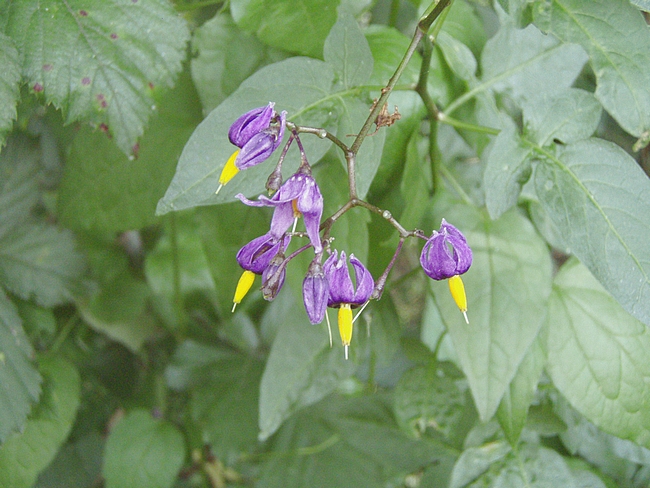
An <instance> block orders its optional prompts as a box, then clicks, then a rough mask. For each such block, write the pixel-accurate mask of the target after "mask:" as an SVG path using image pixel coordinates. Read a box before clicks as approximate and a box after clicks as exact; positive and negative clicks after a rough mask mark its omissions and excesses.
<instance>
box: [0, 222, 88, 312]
mask: <svg viewBox="0 0 650 488" xmlns="http://www.w3.org/2000/svg"><path fill="white" fill-rule="evenodd" d="M83 270H84V259H83V256H82V255H81V254H80V253H79V252H78V251H77V249H76V244H75V241H74V239H73V236H72V233H71V232H70V231H68V230H66V229H60V228H58V227H55V226H53V225H47V224H44V223H38V222H30V223H24V224H22V225H20V226H18V227H16V228H14V229H13V230H12V232H11V233H9V234H6V235H4V236H1V237H0V283H2V284H3V285H4V286H5V287H6V288H7V289H8V290H10V291H11V292H12V293H15V294H16V295H18V296H19V297H20V298H22V299H24V300H29V299H32V298H33V299H34V300H35V301H36V302H37V303H38V304H39V305H42V306H44V307H51V306H54V305H60V304H62V303H65V302H68V301H70V300H71V299H72V296H73V293H74V292H75V291H78V289H79V286H80V277H81V274H82V272H83Z"/></svg>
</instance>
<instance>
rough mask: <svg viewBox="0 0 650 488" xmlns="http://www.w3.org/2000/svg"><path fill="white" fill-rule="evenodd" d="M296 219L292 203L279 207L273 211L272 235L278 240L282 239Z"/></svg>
mask: <svg viewBox="0 0 650 488" xmlns="http://www.w3.org/2000/svg"><path fill="white" fill-rule="evenodd" d="M294 219H295V217H294V216H293V207H292V206H291V203H290V202H288V203H283V204H281V205H278V206H277V207H275V210H274V211H273V218H272V219H271V230H270V233H271V234H272V235H274V236H276V237H277V238H280V236H282V235H284V234H285V232H287V230H289V227H291V225H292V224H293V221H294Z"/></svg>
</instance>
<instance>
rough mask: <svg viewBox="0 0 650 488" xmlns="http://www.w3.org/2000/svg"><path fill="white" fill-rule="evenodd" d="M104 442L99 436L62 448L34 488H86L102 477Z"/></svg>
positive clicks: (94, 435) (97, 434)
mask: <svg viewBox="0 0 650 488" xmlns="http://www.w3.org/2000/svg"><path fill="white" fill-rule="evenodd" d="M103 448H104V438H103V436H102V435H101V434H99V433H98V432H93V433H91V434H88V435H85V436H83V437H81V438H80V439H78V440H76V441H75V442H69V443H67V444H65V445H64V446H63V447H62V448H61V450H60V451H59V452H58V454H57V455H56V458H54V461H52V463H51V464H50V465H49V466H48V467H47V468H46V469H45V470H44V471H43V472H41V474H40V476H39V477H38V482H37V483H36V485H35V488H70V487H71V486H79V487H89V486H92V484H93V483H94V482H95V481H96V480H97V479H98V477H99V476H100V475H101V468H102V465H101V463H102V455H103Z"/></svg>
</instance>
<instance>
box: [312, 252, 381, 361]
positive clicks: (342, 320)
mask: <svg viewBox="0 0 650 488" xmlns="http://www.w3.org/2000/svg"><path fill="white" fill-rule="evenodd" d="M350 264H352V267H353V268H354V277H355V282H356V289H355V286H354V285H353V283H352V279H351V277H350V272H349V270H348V262H347V258H346V256H345V252H344V251H341V257H340V258H339V257H338V252H337V251H334V253H333V254H332V255H331V256H330V257H329V258H327V260H326V261H325V264H324V265H323V270H324V272H325V277H326V278H327V281H328V283H329V297H328V299H327V306H328V307H333V308H338V309H339V313H338V325H339V333H340V335H341V341H342V342H343V347H344V348H345V359H347V358H348V348H349V346H350V342H351V341H352V328H353V319H352V309H353V308H357V307H358V306H360V305H363V304H364V303H366V302H367V301H368V299H369V298H370V295H371V294H372V290H373V288H374V286H375V282H374V280H373V279H372V275H371V274H370V271H368V270H367V269H366V267H365V266H364V265H363V264H362V263H361V261H359V260H358V259H357V258H356V257H355V256H354V254H350Z"/></svg>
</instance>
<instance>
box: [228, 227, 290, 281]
mask: <svg viewBox="0 0 650 488" xmlns="http://www.w3.org/2000/svg"><path fill="white" fill-rule="evenodd" d="M290 240H291V238H290V237H285V238H283V239H278V238H276V237H274V236H273V235H271V234H270V233H268V234H264V235H263V236H260V237H256V238H255V239H253V240H252V241H250V242H249V243H248V244H246V245H244V246H243V247H242V248H241V249H240V250H239V252H237V262H238V263H239V265H240V266H241V267H242V268H244V269H245V270H248V271H252V272H253V273H256V274H262V272H263V271H264V270H265V269H266V268H267V267H268V265H269V264H270V262H271V260H272V259H273V258H274V257H275V255H276V254H278V252H284V251H285V249H286V248H287V246H288V245H289V242H290Z"/></svg>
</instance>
